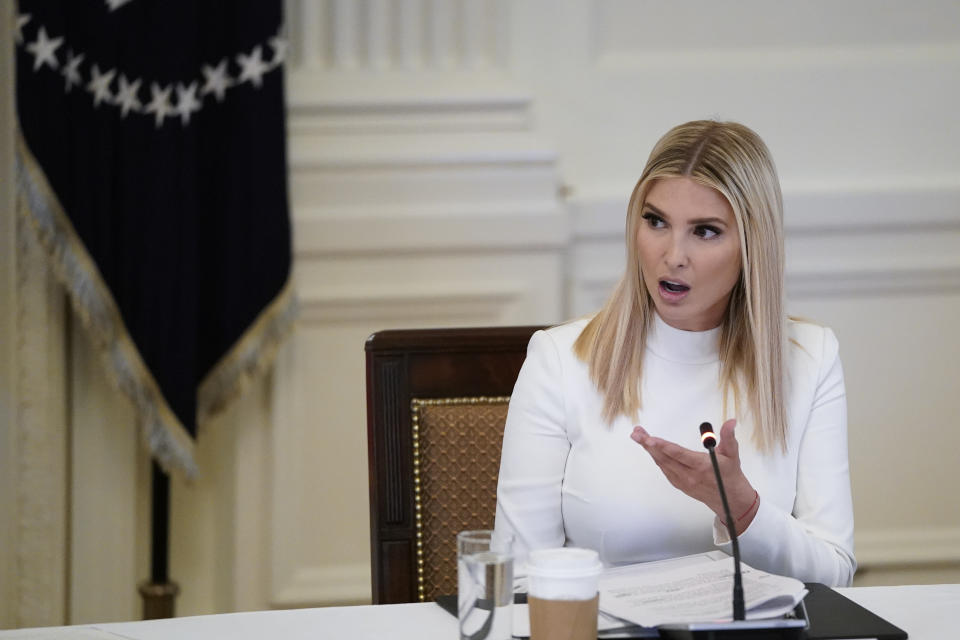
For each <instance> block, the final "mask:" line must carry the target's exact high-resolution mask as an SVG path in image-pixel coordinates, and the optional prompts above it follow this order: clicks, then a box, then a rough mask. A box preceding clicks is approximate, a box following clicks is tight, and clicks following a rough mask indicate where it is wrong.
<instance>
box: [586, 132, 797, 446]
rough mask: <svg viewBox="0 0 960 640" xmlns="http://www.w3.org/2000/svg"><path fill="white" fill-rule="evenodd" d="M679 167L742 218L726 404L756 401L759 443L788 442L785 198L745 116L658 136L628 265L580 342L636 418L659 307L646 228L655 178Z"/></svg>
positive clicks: (633, 224)
mask: <svg viewBox="0 0 960 640" xmlns="http://www.w3.org/2000/svg"><path fill="white" fill-rule="evenodd" d="M674 177H687V178H690V179H692V180H694V181H696V182H698V183H700V184H702V185H704V186H707V187H711V188H713V189H716V190H717V191H718V192H719V193H720V194H721V195H723V197H724V198H726V200H727V202H729V203H730V207H731V208H732V209H733V214H734V216H735V218H736V221H737V231H738V233H739V236H740V259H741V270H740V278H739V280H738V282H737V283H736V285H734V288H733V291H732V293H731V295H730V301H729V303H728V305H727V309H726V313H725V314H724V317H723V320H722V325H721V331H720V345H719V354H720V362H721V368H720V388H721V393H722V396H723V398H724V403H723V405H724V406H723V411H724V413H726V412H727V399H728V398H732V399H733V401H734V410H735V411H736V412H738V413H739V412H741V411H745V410H746V411H749V413H750V415H751V417H752V419H753V422H754V424H755V425H756V428H754V430H753V442H754V445H755V446H756V447H757V448H758V449H759V450H761V451H765V452H771V451H773V449H774V448H779V449H780V450H781V451H786V433H787V420H786V408H785V405H784V399H783V385H784V382H783V381H784V371H783V368H784V364H783V363H784V350H785V335H786V334H785V328H784V325H785V316H784V301H783V262H784V258H783V200H782V196H781V194H780V182H779V180H778V179H777V171H776V168H775V167H774V164H773V159H772V158H771V156H770V151H769V150H768V149H767V146H766V145H765V144H764V143H763V140H761V139H760V137H759V136H758V135H757V134H756V133H754V132H753V131H752V130H751V129H749V128H747V127H745V126H743V125H741V124H738V123H735V122H715V121H711V120H697V121H694V122H688V123H686V124H682V125H679V126H677V127H674V128H673V129H671V130H670V131H668V132H667V133H666V135H664V136H663V137H662V138H660V140H659V141H658V142H657V144H656V145H655V146H654V148H653V151H652V152H651V153H650V158H649V159H648V160H647V165H646V167H645V168H644V170H643V173H642V174H641V176H640V179H639V180H638V181H637V185H636V187H634V189H633V193H632V194H631V196H630V204H629V206H628V208H627V223H626V243H627V268H626V271H625V273H624V274H623V278H621V280H620V282H619V283H618V284H617V287H616V289H615V290H614V292H613V294H612V295H611V296H610V298H609V300H608V301H607V303H606V304H605V305H604V307H603V308H602V309H601V310H600V311H599V312H598V313H597V315H595V316H594V317H593V319H592V320H591V321H590V322H589V323H588V324H587V326H586V327H585V328H584V330H583V331H582V332H581V334H580V336H579V337H578V338H577V340H576V342H575V343H574V351H575V352H576V354H577V356H578V357H579V358H580V359H581V360H583V361H584V362H586V363H587V364H588V366H589V370H590V377H591V378H592V380H593V382H594V384H596V385H597V389H598V390H599V391H600V393H601V395H602V396H603V399H604V407H603V417H604V419H605V420H606V421H607V422H612V421H613V420H614V419H615V418H616V417H617V416H620V415H626V416H629V417H632V418H635V417H636V415H637V412H638V411H639V410H640V408H641V400H642V398H641V393H640V388H641V385H640V383H641V379H642V373H643V353H644V349H645V347H646V343H647V335H648V332H649V329H650V325H651V321H652V318H653V313H654V304H653V300H652V298H651V295H650V292H649V291H648V290H647V288H646V285H645V284H644V281H643V273H642V272H641V264H640V254H639V249H638V246H637V230H638V227H639V225H640V223H641V222H640V220H641V214H642V209H643V205H644V202H645V200H646V197H647V194H648V193H649V191H650V188H651V187H652V185H653V183H654V181H655V180H657V179H660V178H674ZM725 417H726V416H725ZM741 417H743V416H741Z"/></svg>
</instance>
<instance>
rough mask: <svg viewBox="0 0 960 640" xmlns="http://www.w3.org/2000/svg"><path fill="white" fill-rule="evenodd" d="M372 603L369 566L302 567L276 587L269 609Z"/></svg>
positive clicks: (363, 564)
mask: <svg viewBox="0 0 960 640" xmlns="http://www.w3.org/2000/svg"><path fill="white" fill-rule="evenodd" d="M369 602H370V565H369V564H368V563H355V564H338V565H329V566H326V567H301V568H299V569H297V570H296V571H294V572H293V574H292V575H290V576H287V577H286V579H284V580H283V581H282V582H281V583H280V584H277V585H275V586H274V588H273V590H272V592H271V595H270V606H271V607H276V608H284V607H302V606H316V605H317V603H323V604H330V605H334V604H367V603H369Z"/></svg>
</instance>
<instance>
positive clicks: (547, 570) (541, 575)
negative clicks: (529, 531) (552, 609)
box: [527, 547, 603, 600]
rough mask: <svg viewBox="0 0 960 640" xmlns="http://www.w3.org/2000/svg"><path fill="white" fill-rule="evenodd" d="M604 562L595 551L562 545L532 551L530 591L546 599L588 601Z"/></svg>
mask: <svg viewBox="0 0 960 640" xmlns="http://www.w3.org/2000/svg"><path fill="white" fill-rule="evenodd" d="M602 571H603V564H602V563H601V562H600V557H599V556H598V555H597V552H596V551H593V550H592V549H578V548H576V547H563V548H560V549H540V550H537V551H531V552H530V556H529V558H528V562H527V572H528V573H529V593H530V595H531V596H534V597H536V598H544V599H548V600H589V599H590V598H592V597H594V596H595V595H597V583H598V581H599V579H600V573H601V572H602Z"/></svg>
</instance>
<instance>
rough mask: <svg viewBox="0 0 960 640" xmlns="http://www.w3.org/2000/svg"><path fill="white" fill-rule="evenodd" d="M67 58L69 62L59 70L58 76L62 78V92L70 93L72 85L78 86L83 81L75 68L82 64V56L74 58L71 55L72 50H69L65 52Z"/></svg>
mask: <svg viewBox="0 0 960 640" xmlns="http://www.w3.org/2000/svg"><path fill="white" fill-rule="evenodd" d="M67 58H69V60H68V61H67V64H65V65H63V69H61V70H60V75H62V76H63V78H64V86H63V90H64V91H66V92H67V93H70V89H73V85H77V86H80V82H81V81H82V80H83V78H81V77H80V72H79V71H77V67H79V66H80V63H81V62H83V54H82V53H81V54H80V55H78V56H75V55H73V49H70V50H69V51H68V52H67Z"/></svg>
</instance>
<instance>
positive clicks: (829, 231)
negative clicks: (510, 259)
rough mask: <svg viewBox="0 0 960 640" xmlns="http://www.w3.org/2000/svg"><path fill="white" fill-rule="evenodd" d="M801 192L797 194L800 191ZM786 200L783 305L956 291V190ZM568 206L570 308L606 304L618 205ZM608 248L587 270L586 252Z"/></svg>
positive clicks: (903, 187) (813, 193)
mask: <svg viewBox="0 0 960 640" xmlns="http://www.w3.org/2000/svg"><path fill="white" fill-rule="evenodd" d="M801 188H803V187H801ZM806 189H807V190H791V191H786V190H785V195H784V209H785V216H786V224H785V227H786V229H785V233H786V242H787V269H786V286H787V294H788V296H789V297H790V298H791V299H794V298H796V299H799V298H810V297H834V296H850V295H856V296H876V295H914V294H924V293H950V292H957V291H960V252H958V251H957V250H956V243H957V242H958V241H960V184H956V183H951V182H946V181H944V182H938V183H902V184H899V185H896V184H893V185H891V184H886V185H867V184H855V185H849V186H847V187H843V186H840V185H833V186H830V187H826V188H825V187H810V186H808V187H806ZM628 196H629V194H625V195H623V196H622V197H621V196H617V197H610V196H606V197H605V196H593V197H589V198H579V199H573V200H572V201H571V203H570V211H571V229H572V234H573V245H574V249H573V269H572V272H573V273H575V274H580V275H579V276H575V277H574V281H573V282H572V283H571V288H572V298H573V299H574V300H575V301H581V302H579V303H578V304H577V305H576V306H575V311H578V312H582V311H583V310H584V309H583V307H581V306H580V304H586V303H587V302H588V301H592V302H595V301H596V300H597V299H600V300H602V299H605V297H606V294H608V293H609V292H610V291H611V290H612V288H613V286H614V284H615V283H616V282H617V280H618V279H619V277H620V275H621V271H622V268H623V250H622V246H623V233H624V225H625V219H626V207H627V204H626V199H627V197H628ZM590 246H593V247H596V246H607V247H611V248H612V247H617V248H618V250H617V251H616V252H613V251H608V252H607V253H608V256H609V257H608V258H607V259H606V260H605V261H603V262H602V264H596V263H595V262H593V263H589V264H588V262H589V261H588V259H587V258H588V257H595V256H596V254H597V251H596V250H594V251H593V252H592V253H589V254H586V253H585V252H586V249H585V248H586V247H590Z"/></svg>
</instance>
